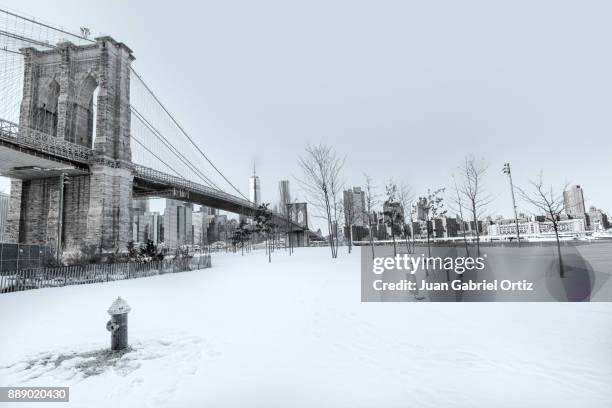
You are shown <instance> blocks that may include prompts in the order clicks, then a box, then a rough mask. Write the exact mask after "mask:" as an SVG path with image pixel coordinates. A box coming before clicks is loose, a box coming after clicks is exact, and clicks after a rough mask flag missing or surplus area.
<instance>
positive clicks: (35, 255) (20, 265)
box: [0, 243, 53, 272]
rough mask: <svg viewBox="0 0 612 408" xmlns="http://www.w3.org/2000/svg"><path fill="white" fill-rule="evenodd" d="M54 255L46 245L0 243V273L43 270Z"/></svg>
mask: <svg viewBox="0 0 612 408" xmlns="http://www.w3.org/2000/svg"><path fill="white" fill-rule="evenodd" d="M52 255H53V254H52V252H51V249H50V248H49V247H47V246H44V245H25V244H8V243H0V272H6V271H15V270H19V269H32V268H41V267H43V266H45V263H46V262H47V261H48V260H49V259H50V258H51V257H52Z"/></svg>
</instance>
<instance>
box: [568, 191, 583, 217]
mask: <svg viewBox="0 0 612 408" xmlns="http://www.w3.org/2000/svg"><path fill="white" fill-rule="evenodd" d="M563 205H564V206H565V213H566V214H567V215H569V216H570V217H574V218H584V217H585V213H586V207H585V205H584V193H583V191H582V187H580V186H579V185H575V186H571V187H570V188H569V189H567V190H565V191H564V192H563Z"/></svg>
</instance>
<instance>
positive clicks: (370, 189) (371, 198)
mask: <svg viewBox="0 0 612 408" xmlns="http://www.w3.org/2000/svg"><path fill="white" fill-rule="evenodd" d="M364 176H365V206H366V211H367V213H368V230H369V235H370V247H371V248H372V259H374V237H373V236H372V214H373V212H374V207H375V206H377V205H378V199H379V196H378V194H376V193H375V188H376V187H375V186H374V185H373V184H372V178H371V177H370V176H368V175H367V174H364Z"/></svg>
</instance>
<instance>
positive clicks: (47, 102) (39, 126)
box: [32, 79, 60, 136]
mask: <svg viewBox="0 0 612 408" xmlns="http://www.w3.org/2000/svg"><path fill="white" fill-rule="evenodd" d="M59 93H60V85H59V83H58V82H57V81H56V80H55V79H51V80H50V81H49V82H47V83H46V84H45V85H43V86H42V87H41V88H40V89H39V90H38V103H37V104H36V106H35V112H34V120H33V123H32V127H34V129H36V130H40V131H41V132H44V133H47V134H50V135H53V136H57V117H58V115H57V102H58V99H59Z"/></svg>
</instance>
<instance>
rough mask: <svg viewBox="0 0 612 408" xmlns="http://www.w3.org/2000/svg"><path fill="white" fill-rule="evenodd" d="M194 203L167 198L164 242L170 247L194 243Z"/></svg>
mask: <svg viewBox="0 0 612 408" xmlns="http://www.w3.org/2000/svg"><path fill="white" fill-rule="evenodd" d="M192 213H193V204H190V203H184V202H182V201H177V200H170V199H167V200H166V209H165V211H164V244H166V246H168V247H169V248H177V247H179V246H181V245H186V244H193V241H192V238H193V229H192Z"/></svg>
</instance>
